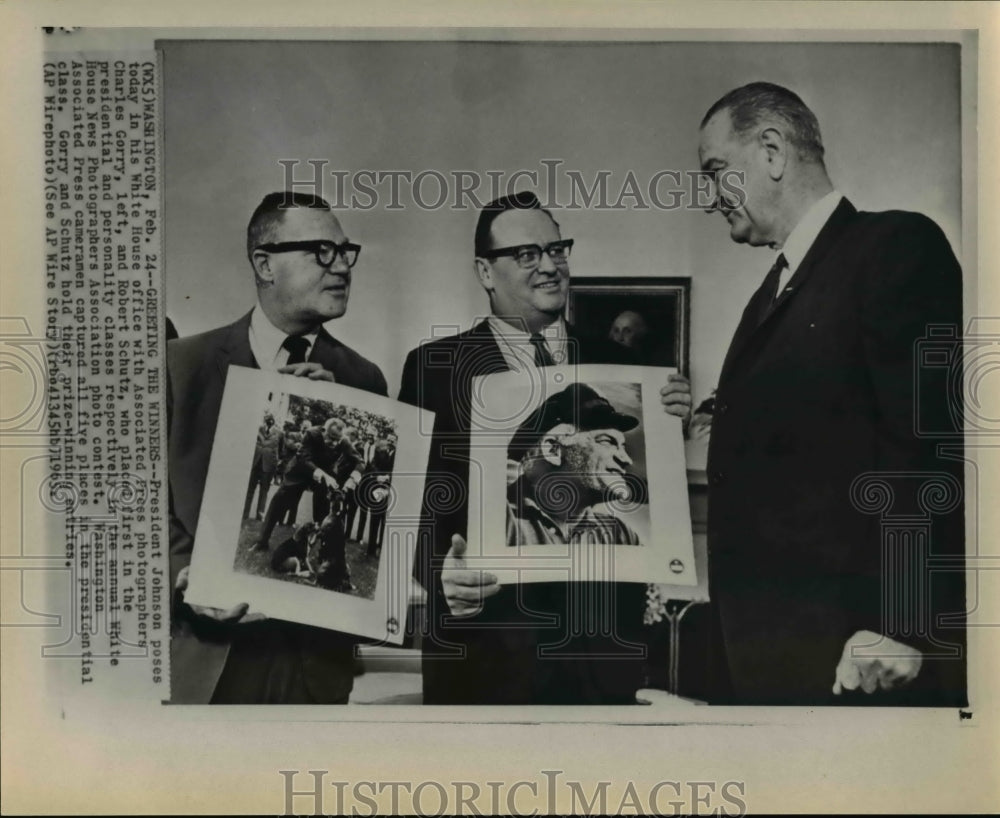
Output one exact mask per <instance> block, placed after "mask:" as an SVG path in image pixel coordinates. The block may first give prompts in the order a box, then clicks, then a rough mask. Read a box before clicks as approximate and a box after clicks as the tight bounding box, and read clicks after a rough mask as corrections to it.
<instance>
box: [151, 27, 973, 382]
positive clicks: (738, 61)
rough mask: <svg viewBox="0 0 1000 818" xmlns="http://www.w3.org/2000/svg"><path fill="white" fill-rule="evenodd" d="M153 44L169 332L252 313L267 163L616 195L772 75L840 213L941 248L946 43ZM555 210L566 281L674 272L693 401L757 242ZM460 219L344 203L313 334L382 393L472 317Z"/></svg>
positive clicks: (612, 215)
mask: <svg viewBox="0 0 1000 818" xmlns="http://www.w3.org/2000/svg"><path fill="white" fill-rule="evenodd" d="M161 45H162V47H163V50H164V75H165V79H164V91H165V116H166V134H165V163H166V164H165V169H166V203H165V204H166V211H165V217H166V221H165V229H166V264H167V267H166V275H167V306H168V314H169V315H170V317H171V318H172V319H173V321H174V323H175V324H176V325H177V327H178V329H179V330H180V332H181V333H182V334H191V333H194V332H198V331H201V330H204V329H208V328H211V327H214V326H218V325H220V324H223V323H226V322H229V321H232V320H234V319H235V318H237V317H238V316H239V315H241V314H242V313H243V312H245V311H246V310H248V309H249V308H250V306H251V305H252V303H253V299H254V293H253V286H252V277H251V271H250V268H249V265H248V263H247V261H246V257H245V252H244V246H243V245H244V234H245V226H246V221H247V219H248V217H249V215H250V213H251V211H252V209H253V207H254V206H255V205H256V204H257V202H258V201H259V200H260V198H261V197H262V196H263V194H265V193H267V192H269V191H272V190H278V189H281V188H283V186H284V171H283V169H282V168H281V166H280V165H278V160H279V159H291V158H298V159H301V160H303V161H304V160H306V159H310V158H312V159H327V160H329V162H330V167H331V168H332V167H336V168H338V169H343V170H347V171H351V172H354V171H358V170H361V169H366V168H370V169H375V170H388V169H399V170H410V171H412V172H413V173H414V174H415V173H417V172H419V171H421V170H425V169H434V170H438V171H440V172H442V173H445V174H446V175H447V174H449V173H450V172H451V171H453V170H458V169H466V170H472V171H478V172H480V173H484V172H485V171H486V170H488V169H493V170H503V171H505V172H506V173H508V174H509V173H511V172H513V171H514V170H516V169H518V168H527V169H535V170H542V168H541V166H540V164H539V162H540V160H541V159H561V160H563V161H564V163H565V164H564V166H563V169H564V170H565V169H574V170H578V171H580V172H581V173H582V174H583V175H584V178H587V179H590V178H592V177H593V176H594V175H595V174H596V173H597V171H599V170H609V171H611V172H612V177H611V184H610V188H611V189H612V190H613V191H615V192H617V191H618V188H619V187H620V185H621V183H622V182H623V180H624V178H625V175H626V173H627V172H628V171H629V170H633V171H634V172H635V174H636V176H637V177H638V178H639V179H640V180H642V181H643V184H645V180H647V179H648V178H649V177H650V176H652V174H653V173H655V172H656V171H658V170H661V169H677V170H686V169H694V168H696V167H697V152H696V147H697V131H698V124H699V122H700V120H701V117H702V116H703V114H704V112H705V110H706V109H707V108H708V106H709V105H710V104H711V103H712V102H714V101H715V100H716V99H717V98H718V97H719V96H721V95H722V94H723V93H725V92H726V91H728V90H730V89H731V88H733V87H736V86H737V85H740V84H743V83H744V82H748V81H751V80H756V79H765V80H770V81H773V82H777V83H780V84H783V85H787V86H788V87H790V88H792V89H793V90H795V91H796V92H797V93H799V94H800V96H802V97H803V99H804V100H805V101H806V102H807V104H809V105H810V106H811V107H812V108H813V110H814V111H815V112H816V114H817V116H818V117H819V120H820V125H821V127H822V129H823V134H824V140H825V143H826V146H827V159H828V167H829V170H830V172H831V175H832V177H833V179H834V182H835V184H837V186H838V187H839V189H840V190H841V191H842V192H844V193H845V194H846V195H847V196H849V197H850V198H851V199H852V200H853V201H854V203H855V204H856V205H857V206H858V207H859V208H861V209H868V210H880V209H888V208H904V209H908V210H917V211H921V212H924V213H926V214H927V215H929V216H931V217H932V218H934V219H935V220H937V221H938V223H939V224H941V226H942V227H943V228H944V230H945V232H946V233H947V235H948V237H949V239H950V240H951V242H952V245H953V247H954V248H955V250H956V252H959V251H960V246H959V239H960V236H961V221H960V218H961V210H960V202H961V189H960V183H961V174H960V156H961V139H960V96H959V83H960V75H959V57H960V55H959V48H958V46H956V45H944V44H939V45H934V44H931V45H909V44H874V43H871V44H855V45H844V44H821V43H811V44H806V43H795V44H783V43H718V44H709V43H542V42H534V43H471V42H469V43H460V42H391V43H390V42H369V43H363V42H283V43H282V42H212V43H203V42H177V41H165V42H163V43H162V44H161ZM306 170H307V169H306V168H305V167H304V166H302V167H300V169H299V174H300V175H304V174H305V172H306ZM562 181H565V180H564V179H563V180H562ZM330 185H331V187H330V189H328V190H327V191H326V192H327V193H332V181H330ZM382 189H383V190H387V189H388V188H387V186H383V188H382ZM425 190H426V191H427V193H429V194H434V193H435V188H434V186H433V185H432V184H430V185H429V186H428V187H427V188H426V189H425ZM567 192H568V190H567ZM487 193H488V191H486V190H484V191H483V192H482V195H481V198H486V197H487ZM556 217H557V219H559V221H560V222H561V223H562V226H563V234H564V235H565V236H572V237H573V238H575V239H576V240H577V245H576V248H575V249H574V255H573V259H572V272H573V275H574V276H593V275H648V276H691V277H692V310H691V324H692V331H691V370H692V378H693V380H694V391H695V396H696V398H697V399H700V398H701V397H703V396H704V395H706V394H707V393H708V390H709V389H710V388H711V387H712V386H714V384H715V381H716V378H717V376H718V372H719V369H720V367H721V362H722V357H723V355H724V353H725V350H726V347H727V345H728V343H729V339H730V337H731V335H732V332H733V329H734V328H735V325H736V322H737V320H738V318H739V314H740V312H741V311H742V308H743V306H744V304H745V303H746V300H747V298H748V297H749V295H750V293H751V292H752V291H753V290H754V289H755V288H756V287H757V286H758V285H759V283H760V281H761V279H762V278H763V275H764V273H765V272H766V270H767V268H768V266H769V265H770V262H771V255H770V254H769V253H768V252H767V251H754V250H751V249H747V248H745V247H738V246H736V245H734V244H733V243H732V242H730V240H729V238H728V231H727V228H726V226H725V224H724V222H723V221H722V219H721V217H719V216H714V217H706V216H705V215H704V214H703V213H701V212H697V211H690V210H680V211H672V212H663V211H659V210H655V209H653V210H649V211H641V210H635V209H627V210H624V211H602V210H597V209H589V210H572V211H563V212H561V213H557V214H556ZM475 221H476V212H475V211H473V210H469V209H465V210H458V211H455V210H450V209H441V210H436V211H431V212H428V211H424V210H421V209H419V208H416V207H412V206H410V207H406V208H405V209H404V210H401V211H387V210H385V209H383V208H382V207H381V206H380V207H378V208H376V209H373V210H370V211H367V212H360V211H347V212H344V213H343V214H342V222H343V224H344V227H345V230H346V232H347V233H348V235H349V236H350V237H351V238H353V239H356V240H358V241H360V242H361V244H363V245H364V250H363V252H362V256H361V260H360V261H359V263H358V266H357V268H356V274H355V279H354V286H353V290H352V294H351V303H350V307H349V310H348V314H347V315H346V316H345V317H344V318H343V319H340V320H338V321H335V322H331V324H329V325H328V328H329V329H330V331H331V332H332V333H333V334H334V335H336V336H338V337H339V338H341V339H342V340H344V341H345V342H346V343H348V344H350V345H351V346H354V347H355V348H356V349H358V350H359V351H360V352H362V353H363V354H364V355H366V356H367V357H369V358H371V359H372V360H374V361H376V362H377V363H378V364H379V365H380V366H381V367H382V369H383V371H384V372H385V374H386V377H387V378H388V380H389V384H390V387H389V388H390V394H394V393H395V391H396V390H397V389H398V384H399V376H400V371H401V367H402V361H403V357H404V355H405V353H406V352H407V351H408V350H409V349H410V348H412V347H413V346H415V345H416V344H417V343H418V342H419V341H420V340H421V339H423V338H426V337H428V334H429V332H430V331H431V327H432V326H435V325H447V326H458V327H461V328H465V327H467V326H468V325H469V324H470V322H471V321H472V320H473V318H474V317H476V316H477V315H480V314H482V313H484V312H485V311H486V309H487V306H486V298H485V296H484V294H483V293H482V290H481V289H480V288H479V285H478V284H477V282H476V280H475V278H474V276H473V273H472V259H471V256H472V249H471V248H472V234H473V229H474V225H475Z"/></svg>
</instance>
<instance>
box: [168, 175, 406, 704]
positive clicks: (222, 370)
mask: <svg viewBox="0 0 1000 818" xmlns="http://www.w3.org/2000/svg"><path fill="white" fill-rule="evenodd" d="M360 249H361V248H360V247H359V246H358V245H357V244H353V243H352V242H350V241H348V239H347V236H346V235H345V234H344V231H343V229H342V227H341V225H340V222H339V221H338V220H337V218H336V216H334V215H333V213H332V211H331V209H330V206H329V204H327V202H326V201H324V200H323V199H321V198H320V197H318V196H309V195H304V194H301V193H295V192H287V191H286V192H278V193H271V194H269V195H267V196H265V197H264V199H263V201H262V202H261V203H260V204H259V205H258V206H257V209H256V210H255V211H254V213H253V215H252V216H251V218H250V222H249V225H248V226H247V256H248V258H249V261H250V264H251V266H252V268H253V273H254V281H255V284H256V289H257V303H256V305H255V306H254V308H253V309H252V310H250V312H248V313H247V314H246V315H244V316H243V317H242V318H240V319H239V320H238V321H236V322H235V323H233V324H230V325H228V326H225V327H221V328H219V329H215V330H211V331H209V332H206V333H202V334H201V335H195V336H192V337H188V338H181V339H178V340H176V341H171V342H170V343H169V344H168V347H167V372H168V386H169V395H170V403H169V409H168V412H169V418H170V425H169V435H170V441H169V445H170V449H169V451H170V462H169V470H170V492H171V515H170V551H171V577H172V579H173V582H174V588H175V589H176V592H177V602H178V604H177V605H176V606H175V613H174V622H173V633H172V639H171V701H173V702H175V703H189V704H192V703H208V702H212V703H228V704H264V703H273V704H309V703H330V704H332V703H343V702H346V701H347V698H348V695H349V694H350V691H351V687H352V685H353V645H354V641H355V640H354V639H353V638H352V637H350V636H348V635H346V634H341V633H336V632H333V631H327V630H322V629H320V628H311V627H308V626H305V625H295V624H291V623H288V622H283V621H279V620H272V619H266V618H265V617H263V616H262V615H260V614H256V613H255V614H248V606H247V605H246V604H245V603H244V604H241V605H238V606H236V607H235V608H232V609H231V610H228V611H222V610H216V609H212V608H202V607H196V606H190V605H186V604H184V602H183V592H184V589H185V588H186V587H187V570H188V564H189V563H190V559H191V549H192V546H193V538H194V534H195V527H196V525H197V521H198V513H199V510H200V506H201V499H202V493H203V490H204V486H205V476H206V473H207V471H208V461H209V456H210V454H211V449H212V438H213V437H214V434H215V426H216V423H217V420H218V414H219V407H220V405H221V402H222V392H223V388H224V386H225V379H226V372H227V370H228V367H229V366H230V365H233V366H246V367H256V368H260V369H269V370H274V371H277V372H282V373H286V374H291V375H297V376H300V377H307V378H310V379H312V380H326V381H334V382H336V383H342V384H345V385H347V386H353V387H355V388H358V389H365V390H367V391H369V392H375V393H377V394H380V395H385V394H386V392H387V390H386V382H385V378H384V376H383V375H382V372H381V370H380V369H379V368H378V367H377V366H376V365H375V364H373V363H371V362H370V361H368V360H366V359H365V358H363V357H362V356H361V355H359V354H358V353H357V352H355V351H354V350H352V349H351V348H350V347H348V346H346V345H345V344H343V343H341V342H340V341H338V340H336V339H335V338H333V337H332V336H331V335H330V334H329V333H328V332H327V331H326V329H325V328H324V326H323V324H324V322H326V321H330V320H332V319H335V318H339V317H340V316H342V315H343V314H344V313H345V311H346V310H347V301H348V296H349V294H350V287H351V277H352V268H353V266H354V264H355V262H356V261H357V257H358V253H359V252H360ZM312 476H315V475H312ZM317 479H319V478H317ZM272 505H273V501H272Z"/></svg>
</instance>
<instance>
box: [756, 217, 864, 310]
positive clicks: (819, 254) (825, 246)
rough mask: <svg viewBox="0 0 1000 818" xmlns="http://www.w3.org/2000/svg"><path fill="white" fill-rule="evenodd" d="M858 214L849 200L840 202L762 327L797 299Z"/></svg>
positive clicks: (775, 302)
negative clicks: (800, 291) (813, 273)
mask: <svg viewBox="0 0 1000 818" xmlns="http://www.w3.org/2000/svg"><path fill="white" fill-rule="evenodd" d="M856 213H857V210H855V209H854V205H852V204H851V203H850V202H849V201H847V199H841V200H840V204H838V205H837V207H836V209H835V210H834V211H833V213H832V215H831V216H830V218H829V219H827V221H826V224H824V225H823V229H822V230H820V231H819V235H818V236H816V241H814V242H813V243H812V246H811V247H810V248H809V252H807V253H806V255H805V258H803V259H802V261H801V263H800V264H799V266H798V267H797V268H796V270H795V273H794V274H793V275H792V277H791V278H790V279H789V280H788V284H787V285H786V287H785V289H784V290H783V291H782V292H781V293H780V294H779V295H778V297H777V298H776V299H775V301H774V303H773V304H772V305H771V308H770V309H769V310H768V312H767V315H765V316H764V320H763V321H761V325H764V324H766V323H767V322H768V321H770V320H771V319H772V318H774V316H775V314H776V313H778V312H779V311H780V310H781V309H782V307H784V306H785V304H787V303H788V302H789V301H791V300H792V299H793V298H795V296H796V295H797V294H798V292H799V290H801V289H802V287H803V285H804V284H805V282H806V280H807V279H808V278H809V275H810V273H812V271H813V270H815V269H816V267H818V266H819V265H820V263H822V261H823V259H825V258H826V257H827V255H828V254H829V252H830V250H831V249H832V248H833V246H834V245H835V244H836V243H837V241H838V240H839V239H840V235H841V233H843V232H844V229H845V228H846V227H847V225H848V224H849V223H850V221H851V219H852V218H853V216H854V215H855V214H856Z"/></svg>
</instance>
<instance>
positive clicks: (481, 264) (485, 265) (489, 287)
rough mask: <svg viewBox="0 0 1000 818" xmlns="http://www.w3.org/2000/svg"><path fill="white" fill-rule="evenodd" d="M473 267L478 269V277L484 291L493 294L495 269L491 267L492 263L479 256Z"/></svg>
mask: <svg viewBox="0 0 1000 818" xmlns="http://www.w3.org/2000/svg"><path fill="white" fill-rule="evenodd" d="M473 265H474V266H475V268H476V276H477V277H478V278H479V283H480V284H482V285H483V289H484V290H486V291H487V292H492V291H493V268H492V267H490V263H489V262H488V261H487V260H486V259H484V258H479V257H478V256H477V257H476V260H475V261H474V262H473Z"/></svg>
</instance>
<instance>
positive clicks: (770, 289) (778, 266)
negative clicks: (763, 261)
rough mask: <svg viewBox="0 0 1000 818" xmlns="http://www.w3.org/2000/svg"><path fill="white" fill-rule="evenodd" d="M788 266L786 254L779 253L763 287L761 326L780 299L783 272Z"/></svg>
mask: <svg viewBox="0 0 1000 818" xmlns="http://www.w3.org/2000/svg"><path fill="white" fill-rule="evenodd" d="M787 266H788V259H786V258H785V254H784V253H779V254H778V257H777V258H776V259H775V260H774V266H773V267H771V269H770V270H769V271H768V273H767V278H765V279H764V284H763V285H762V286H761V289H762V290H763V298H761V303H760V313H759V315H758V320H757V323H758V324H759V323H760V322H761V321H763V320H764V319H765V318H766V317H767V314H768V313H769V312H770V311H771V307H772V306H773V305H774V300H775V299H776V298H777V297H778V284H779V283H780V281H781V271H782V270H784V269H785V268H786V267H787Z"/></svg>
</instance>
